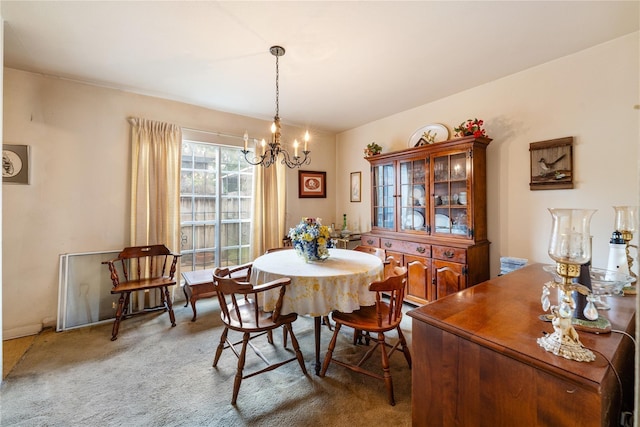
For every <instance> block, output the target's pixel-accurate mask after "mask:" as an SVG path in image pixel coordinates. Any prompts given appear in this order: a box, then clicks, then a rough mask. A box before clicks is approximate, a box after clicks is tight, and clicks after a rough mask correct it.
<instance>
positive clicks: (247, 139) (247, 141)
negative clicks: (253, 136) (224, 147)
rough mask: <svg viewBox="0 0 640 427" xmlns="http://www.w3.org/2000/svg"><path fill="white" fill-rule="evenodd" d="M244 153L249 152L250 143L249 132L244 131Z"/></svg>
mask: <svg viewBox="0 0 640 427" xmlns="http://www.w3.org/2000/svg"><path fill="white" fill-rule="evenodd" d="M243 139H244V151H247V144H248V143H249V134H248V133H247V131H246V130H245V131H244V137H243Z"/></svg>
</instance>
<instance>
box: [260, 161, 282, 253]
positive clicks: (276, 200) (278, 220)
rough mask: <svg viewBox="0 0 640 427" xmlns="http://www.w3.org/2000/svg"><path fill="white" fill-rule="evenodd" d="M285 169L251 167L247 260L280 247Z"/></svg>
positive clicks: (272, 166) (278, 165)
mask: <svg viewBox="0 0 640 427" xmlns="http://www.w3.org/2000/svg"><path fill="white" fill-rule="evenodd" d="M285 172H286V169H285V166H284V165H283V164H281V163H279V162H276V163H274V164H273V165H271V166H270V167H268V168H264V167H262V166H255V169H254V174H253V182H254V191H253V219H252V229H251V250H252V252H251V258H252V259H255V258H257V257H259V256H260V255H262V254H264V252H265V251H266V250H267V249H269V248H277V247H280V246H282V238H283V237H284V235H285V233H286V232H287V231H288V230H285V206H286V180H285Z"/></svg>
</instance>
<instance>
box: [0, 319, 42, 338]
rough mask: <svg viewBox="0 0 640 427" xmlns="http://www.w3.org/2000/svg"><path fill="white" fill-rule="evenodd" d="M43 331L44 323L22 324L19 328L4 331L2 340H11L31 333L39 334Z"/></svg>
mask: <svg viewBox="0 0 640 427" xmlns="http://www.w3.org/2000/svg"><path fill="white" fill-rule="evenodd" d="M41 331H42V324H41V323H38V324H33V325H26V326H20V327H19V328H13V329H5V330H3V331H2V340H3V341H4V340H11V339H14V338H22V337H27V336H29V335H37V334H39V333H40V332H41Z"/></svg>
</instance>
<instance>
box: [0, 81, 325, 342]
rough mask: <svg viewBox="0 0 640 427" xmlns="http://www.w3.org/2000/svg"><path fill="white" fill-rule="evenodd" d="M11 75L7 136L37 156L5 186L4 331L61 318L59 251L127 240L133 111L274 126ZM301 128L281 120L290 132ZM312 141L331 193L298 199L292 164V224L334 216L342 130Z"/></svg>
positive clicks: (177, 119)
mask: <svg viewBox="0 0 640 427" xmlns="http://www.w3.org/2000/svg"><path fill="white" fill-rule="evenodd" d="M4 73H5V78H4V115H3V121H4V133H3V136H4V140H5V142H6V143H13V144H26V145H30V146H31V154H32V165H31V166H32V175H31V185H28V186H25V185H4V186H3V190H4V194H3V206H4V208H3V216H4V220H3V229H2V231H3V234H4V238H3V240H2V243H3V248H2V249H3V257H2V261H3V264H4V269H3V274H2V280H3V287H2V291H3V298H4V301H5V302H6V301H9V302H10V303H5V304H4V305H3V307H2V317H3V324H4V326H3V330H4V338H5V339H8V338H12V337H16V336H21V335H27V334H33V333H37V332H38V331H39V330H40V329H41V327H42V325H43V324H45V325H53V324H55V319H56V315H57V303H58V258H59V255H60V254H63V253H78V252H87V251H102V250H117V249H121V248H122V247H124V246H125V245H127V244H128V236H129V225H128V221H129V219H128V218H129V174H130V172H129V163H130V138H129V124H128V123H127V120H126V118H127V117H130V116H136V117H145V118H149V119H154V120H160V121H167V122H172V123H176V124H178V125H181V126H184V127H186V128H193V129H200V130H205V131H218V132H224V133H229V134H235V135H242V134H243V133H244V131H245V129H246V130H248V132H249V134H250V135H266V134H268V130H269V125H270V123H269V122H268V121H264V120H257V119H252V118H248V117H243V116H238V115H233V114H226V113H221V112H217V111H212V110H208V109H204V108H199V107H194V106H191V105H186V104H182V103H178V102H173V101H166V100H161V99H157V98H151V97H147V96H142V95H136V94H132V93H127V92H122V91H118V90H113V89H107V88H101V87H95V86H90V85H85V84H79V83H76V82H71V81H68V80H61V79H57V78H51V77H44V76H41V75H37V74H32V73H27V72H22V71H17V70H14V69H5V70H4ZM283 116H284V119H285V120H286V112H283ZM300 134H302V130H301V129H294V128H290V127H287V126H284V128H283V136H284V137H285V138H288V137H289V135H292V136H293V135H295V136H298V135H300ZM226 141H228V139H227V140H226ZM231 142H233V141H231ZM229 143H230V142H229ZM241 143H242V140H237V144H238V145H240V144H241ZM310 147H311V150H312V163H311V165H310V166H308V167H306V169H308V170H320V171H327V177H328V188H327V192H328V194H329V197H328V198H327V199H319V200H312V199H298V195H297V170H290V171H288V175H287V194H288V198H287V212H288V218H287V225H288V226H292V225H294V224H295V223H296V222H298V221H299V218H300V217H302V216H304V215H316V216H322V217H324V218H327V219H329V220H332V219H333V218H332V216H333V213H334V212H335V210H336V208H335V197H334V194H335V193H334V192H335V169H334V168H335V165H334V161H333V159H334V158H335V137H334V135H332V134H323V133H318V132H313V129H312V142H311V145H310ZM105 274H107V271H106V270H105ZM177 296H180V293H177Z"/></svg>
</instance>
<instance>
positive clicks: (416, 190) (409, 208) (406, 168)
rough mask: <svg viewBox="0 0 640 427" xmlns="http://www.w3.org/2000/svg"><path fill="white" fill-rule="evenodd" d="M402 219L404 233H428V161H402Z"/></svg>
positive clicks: (399, 222)
mask: <svg viewBox="0 0 640 427" xmlns="http://www.w3.org/2000/svg"><path fill="white" fill-rule="evenodd" d="M399 171H400V176H399V182H398V185H399V188H400V199H399V209H400V217H399V221H398V225H399V227H398V228H399V229H400V230H402V231H408V230H416V231H421V232H424V231H428V221H427V219H428V215H429V211H428V209H427V201H428V199H427V195H426V191H425V186H426V159H420V160H408V161H401V162H400V163H399Z"/></svg>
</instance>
